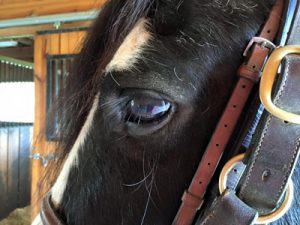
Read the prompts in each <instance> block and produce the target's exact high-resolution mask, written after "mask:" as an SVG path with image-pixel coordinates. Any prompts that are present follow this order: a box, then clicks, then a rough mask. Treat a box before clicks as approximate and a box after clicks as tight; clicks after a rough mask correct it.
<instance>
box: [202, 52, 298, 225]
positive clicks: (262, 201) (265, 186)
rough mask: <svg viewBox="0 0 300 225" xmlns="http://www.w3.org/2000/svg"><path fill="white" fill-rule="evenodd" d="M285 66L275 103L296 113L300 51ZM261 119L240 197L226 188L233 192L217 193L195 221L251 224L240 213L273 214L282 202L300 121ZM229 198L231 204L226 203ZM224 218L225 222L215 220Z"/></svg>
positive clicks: (247, 215) (205, 224)
mask: <svg viewBox="0 0 300 225" xmlns="http://www.w3.org/2000/svg"><path fill="white" fill-rule="evenodd" d="M283 67H284V68H283V75H282V79H281V80H280V81H279V83H280V85H279V87H278V88H277V90H276V96H275V103H276V104H277V105H278V106H280V107H282V108H284V109H286V110H289V111H290V112H295V113H296V112H299V111H300V99H299V95H300V90H299V86H300V55H289V56H287V57H286V58H285V60H284V64H283ZM261 123H262V124H263V127H261V132H259V133H257V135H258V136H259V138H258V139H257V140H256V139H254V142H255V145H254V147H255V148H254V149H255V151H254V152H252V156H251V157H250V160H249V164H248V167H247V168H248V169H247V170H246V173H245V178H244V179H242V182H241V185H240V187H238V188H237V190H240V191H239V193H238V197H237V196H236V195H235V194H233V193H234V190H227V191H226V192H225V193H227V192H232V194H231V195H228V196H227V195H226V194H223V195H222V196H220V197H218V198H217V199H216V200H215V201H214V203H213V204H212V206H211V207H210V208H209V209H208V210H207V214H206V215H204V216H203V217H202V218H201V219H200V220H199V221H198V222H197V223H196V224H198V225H200V224H201V225H215V224H224V225H227V224H228V225H229V224H238V225H249V224H252V223H251V221H249V220H247V219H245V220H243V219H240V216H241V215H240V213H242V214H243V217H245V218H253V212H257V213H258V214H259V215H265V214H270V213H271V212H273V211H274V209H276V208H277V207H278V206H279V204H280V203H281V200H282V197H283V195H284V194H285V190H286V186H287V181H288V180H289V179H290V177H291V175H292V171H293V169H294V167H295V165H296V163H297V160H298V158H299V154H300V150H299V146H300V125H297V124H289V123H285V122H284V121H282V120H280V119H277V118H275V117H274V116H272V115H267V116H265V117H264V119H263V120H262V121H261ZM234 189H235V187H234ZM228 198H229V199H228ZM236 198H239V200H237V199H236ZM228 201H229V202H230V203H231V204H230V205H228V204H224V202H228ZM232 201H234V203H232ZM245 205H246V206H248V208H247V207H246V206H245ZM228 207H230V209H228ZM249 208H250V209H251V210H250V209H249ZM244 209H247V210H244ZM221 219H222V223H217V222H216V221H220V220H221ZM236 219H237V220H236ZM233 221H235V222H233ZM252 222H255V221H252Z"/></svg>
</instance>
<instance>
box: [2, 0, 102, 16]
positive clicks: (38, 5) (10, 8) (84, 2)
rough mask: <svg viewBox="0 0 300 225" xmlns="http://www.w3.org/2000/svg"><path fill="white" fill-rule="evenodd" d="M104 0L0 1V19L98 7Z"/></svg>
mask: <svg viewBox="0 0 300 225" xmlns="http://www.w3.org/2000/svg"><path fill="white" fill-rule="evenodd" d="M105 2H106V0H77V1H75V2H74V1H73V0H27V1H24V0H17V1H3V0H2V1H0V20H3V19H12V18H23V17H29V16H41V15H51V14H60V13H69V12H80V11H88V10H92V9H98V8H100V7H101V6H103V4H104V3H105Z"/></svg>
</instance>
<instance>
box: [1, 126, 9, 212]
mask: <svg viewBox="0 0 300 225" xmlns="http://www.w3.org/2000/svg"><path fill="white" fill-rule="evenodd" d="M7 141H8V131H7V128H0V160H1V163H0V203H1V204H0V218H3V217H4V216H6V214H7V213H8V210H7V208H8V207H7V201H8V199H7V192H8V187H7V164H8V163H7V162H8V158H7V157H8V143H7Z"/></svg>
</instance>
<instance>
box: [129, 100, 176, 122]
mask: <svg viewBox="0 0 300 225" xmlns="http://www.w3.org/2000/svg"><path fill="white" fill-rule="evenodd" d="M170 108H171V103H170V102H168V101H165V100H162V99H159V100H158V99H152V98H135V99H132V100H130V101H129V102H128V103H127V107H126V117H125V121H127V122H132V123H137V124H141V123H152V122H156V121H160V120H161V119H163V118H164V117H165V116H166V115H167V114H168V112H169V110H170Z"/></svg>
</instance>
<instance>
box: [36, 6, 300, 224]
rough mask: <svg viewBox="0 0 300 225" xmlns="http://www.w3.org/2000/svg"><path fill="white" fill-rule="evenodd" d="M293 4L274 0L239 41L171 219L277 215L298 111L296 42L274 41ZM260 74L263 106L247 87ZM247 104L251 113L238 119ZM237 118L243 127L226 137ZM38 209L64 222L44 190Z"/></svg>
mask: <svg viewBox="0 0 300 225" xmlns="http://www.w3.org/2000/svg"><path fill="white" fill-rule="evenodd" d="M299 6H300V3H299V2H298V1H297V0H290V1H284V0H277V2H276V4H275V5H274V7H273V9H272V11H271V13H270V16H269V18H268V20H267V21H266V22H265V25H264V26H263V27H262V29H261V31H260V34H259V36H258V37H255V38H253V39H252V41H251V42H250V44H249V46H248V47H247V49H246V51H245V55H246V59H245V62H244V63H243V64H242V65H241V66H240V69H239V70H238V76H239V80H238V82H237V84H236V86H235V89H234V91H233V93H232V95H231V98H230V99H229V101H228V104H227V106H226V108H225V110H224V112H223V115H222V117H221V118H220V120H219V123H218V125H217V127H216V129H215V132H214V134H213V136H212V138H211V140H210V142H209V144H208V147H207V149H206V151H205V153H204V155H203V157H202V159H201V161H200V164H199V167H198V169H197V171H196V173H195V175H194V178H193V180H192V182H191V184H190V186H189V188H188V189H187V190H186V191H185V192H184V194H183V196H182V204H181V206H180V209H179V211H178V213H177V215H176V217H175V219H174V221H173V223H172V225H191V224H197V225H200V224H201V225H218V224H222V225H234V224H237V225H249V224H253V223H259V224H262V223H269V222H271V221H273V220H275V219H278V218H279V217H280V216H281V215H283V214H284V213H285V212H286V210H287V209H288V206H289V204H290V202H291V199H292V182H291V175H292V173H293V170H294V167H295V165H296V163H297V159H298V156H299V144H300V141H299V140H300V125H299V124H300V119H299V118H298V117H299V116H298V117H297V115H295V114H294V113H297V112H298V113H299V112H300V102H299V101H300V98H299V96H300V89H299V88H298V87H300V47H296V46H293V47H282V46H290V45H296V44H299V42H300V38H299V35H300V7H299ZM282 18H285V20H283V19H282ZM283 21H284V22H285V23H282V22H283ZM298 39H299V40H298ZM272 43H276V45H279V46H281V47H275V45H274V44H272ZM279 64H281V67H280V68H279ZM274 68H275V69H274ZM262 71H263V72H262ZM274 71H275V72H274ZM261 74H263V75H262V81H261V88H260V95H261V99H262V102H263V104H264V106H265V108H266V109H267V110H264V112H263V113H262V110H263V107H262V106H261V104H260V101H258V100H257V98H256V97H257V94H255V93H256V92H257V88H256V84H257V83H258V81H259V80H260V77H261ZM275 75H276V79H275ZM273 83H274V84H273ZM250 96H251V97H250ZM298 99H299V100H298ZM272 100H273V101H274V102H275V105H276V106H274V104H273V103H272ZM278 108H280V109H278ZM285 110H287V111H289V112H290V113H287V112H286V111H285ZM247 112H248V114H249V115H251V116H248V117H247V120H244V121H243V120H241V117H242V116H241V115H247ZM297 119H298V120H297ZM241 124H242V125H241ZM240 126H243V130H245V129H244V127H247V130H248V132H242V133H241V132H240V135H239V136H238V137H236V136H235V138H233V136H234V135H236V133H237V130H239V127H240ZM254 133H255V134H254ZM234 139H236V140H235V141H233V140H234ZM229 149H230V152H234V154H236V153H241V152H242V153H244V154H243V155H238V156H236V157H235V158H233V159H232V160H229V162H228V163H227V164H226V165H225V167H224V169H223V170H222V172H221V178H220V192H221V193H220V195H219V196H217V197H215V196H213V197H211V196H207V195H209V194H210V193H207V192H208V188H209V187H213V186H214V184H213V180H214V179H213V177H214V176H215V173H216V171H219V170H220V168H219V167H218V166H219V164H220V163H219V162H220V161H222V160H224V159H222V157H223V158H224V157H227V158H228V157H229V154H228V152H229ZM232 150H234V151H232ZM287 187H288V188H287ZM212 189H214V188H212ZM204 199H206V201H205V203H204ZM209 200H210V201H209ZM200 209H201V210H200ZM40 216H41V219H42V221H43V224H44V225H63V224H64V223H63V222H62V221H61V220H60V219H59V216H58V215H57V214H56V212H55V209H54V206H53V205H52V203H51V194H48V195H47V196H46V197H45V198H44V200H43V203H42V208H41V213H40Z"/></svg>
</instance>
